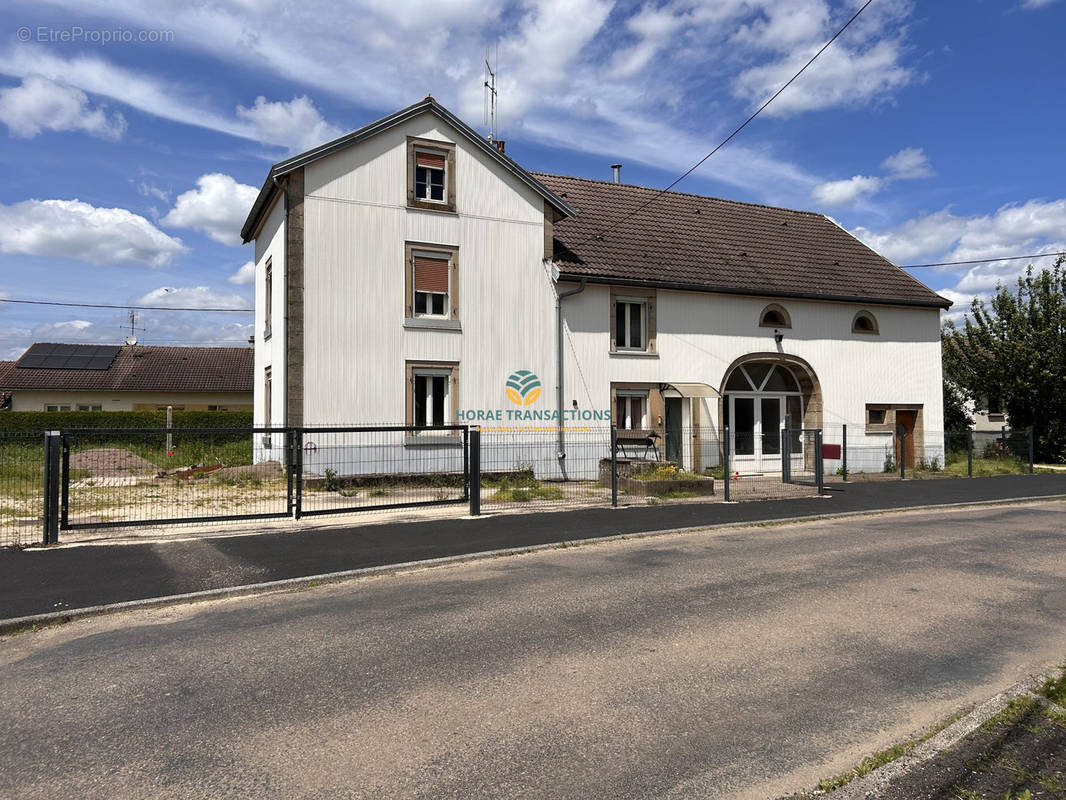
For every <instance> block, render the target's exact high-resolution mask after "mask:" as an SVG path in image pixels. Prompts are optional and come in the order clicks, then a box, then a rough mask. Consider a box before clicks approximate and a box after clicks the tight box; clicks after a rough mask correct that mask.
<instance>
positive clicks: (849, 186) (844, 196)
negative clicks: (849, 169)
mask: <svg viewBox="0 0 1066 800" xmlns="http://www.w3.org/2000/svg"><path fill="white" fill-rule="evenodd" d="M881 186H882V180H881V179H880V178H875V177H871V176H869V175H855V176H854V177H851V178H848V179H847V180H843V181H829V182H827V183H822V184H819V185H818V186H815V187H814V188H813V189H812V190H811V197H813V198H814V199H815V201H817V202H818V203H821V204H822V205H827V206H843V205H848V204H850V203H853V202H855V201H856V200H857V199H858V198H859V197H861V196H863V195H871V194H876V193H877V192H878V191H879V190H880V189H881Z"/></svg>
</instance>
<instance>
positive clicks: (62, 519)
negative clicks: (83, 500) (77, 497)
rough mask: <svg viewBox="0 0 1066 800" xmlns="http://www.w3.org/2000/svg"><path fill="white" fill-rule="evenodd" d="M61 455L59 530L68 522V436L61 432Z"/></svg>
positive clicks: (62, 529) (67, 524)
mask: <svg viewBox="0 0 1066 800" xmlns="http://www.w3.org/2000/svg"><path fill="white" fill-rule="evenodd" d="M61 441H62V450H63V457H62V462H61V464H62V465H61V468H60V471H59V480H60V486H61V487H62V488H61V490H60V496H59V530H61V531H65V530H67V528H68V527H69V524H70V437H69V436H68V435H67V434H65V433H64V434H62V437H61Z"/></svg>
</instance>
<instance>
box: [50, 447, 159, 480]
mask: <svg viewBox="0 0 1066 800" xmlns="http://www.w3.org/2000/svg"><path fill="white" fill-rule="evenodd" d="M70 467H71V469H77V470H85V471H86V472H87V473H88V476H89V477H91V478H119V477H125V476H130V475H154V474H155V473H157V472H159V467H157V466H156V465H155V464H153V463H152V462H151V461H148V460H147V459H144V458H141V457H140V456H139V455H137V454H136V453H131V452H130V451H129V450H122V449H121V448H118V447H100V448H97V449H95V450H79V451H77V452H74V453H71V454H70Z"/></svg>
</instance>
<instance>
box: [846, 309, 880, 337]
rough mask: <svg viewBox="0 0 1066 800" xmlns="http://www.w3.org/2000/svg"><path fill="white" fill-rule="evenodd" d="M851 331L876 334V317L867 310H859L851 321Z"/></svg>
mask: <svg viewBox="0 0 1066 800" xmlns="http://www.w3.org/2000/svg"><path fill="white" fill-rule="evenodd" d="M851 332H852V333H867V334H870V335H873V336H876V335H877V333H878V329H877V319H876V318H875V317H874V315H873V314H871V313H870V312H869V311H860V312H859V313H858V314H856V315H855V319H854V320H852V322H851Z"/></svg>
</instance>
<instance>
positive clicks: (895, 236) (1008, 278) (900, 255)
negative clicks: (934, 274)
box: [852, 199, 1066, 313]
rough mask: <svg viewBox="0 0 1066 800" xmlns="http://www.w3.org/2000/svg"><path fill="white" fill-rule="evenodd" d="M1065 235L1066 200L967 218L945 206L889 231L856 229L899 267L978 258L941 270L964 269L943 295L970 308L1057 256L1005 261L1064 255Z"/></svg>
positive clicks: (1016, 206)
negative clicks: (976, 300) (972, 302)
mask: <svg viewBox="0 0 1066 800" xmlns="http://www.w3.org/2000/svg"><path fill="white" fill-rule="evenodd" d="M1064 232H1066V199H1061V200H1051V201H1043V200H1030V201H1028V202H1026V203H1021V204H1013V205H1006V206H1003V207H1001V208H999V209H997V210H996V211H995V212H994V213H992V214H981V215H974V216H969V217H962V216H956V215H954V214H952V213H951V211H950V210H949V209H946V208H945V209H942V210H941V211H937V212H936V213H934V214H926V215H923V216H920V217H916V218H914V219H910V220H907V221H906V222H904V223H903V224H901V225H898V226H897V227H895V228H892V229H889V230H885V231H870V230H867V229H866V228H861V227H860V228H855V229H854V230H853V231H852V233H853V234H855V236H857V237H859V239H861V240H862V241H864V242H866V244H868V245H869V246H870V247H872V248H873V249H874V250H877V251H878V252H879V253H881V254H882V255H884V256H885V257H887V258H889V259H891V260H893V261H895V262H896V263H898V264H904V263H913V262H915V261H919V260H920V261H923V262H930V263H932V262H942V261H977V260H980V262H981V263H978V264H973V265H960V266H957V267H944V268H942V270H941V271H944V272H953V273H958V272H959V271H960V270H962V271H963V274H962V276H961V277H960V278H959V279H958V281H957V282H956V283H955V285H954V286H953V287H952V289H950V290H948V291H947V292H941V293H942V294H944V295H945V296H947V297H949V298H950V299H953V300H956V301H959V300H960V298H961V302H962V305H965V306H967V307H968V306H969V301H970V300H972V299H973V297H975V296H981V297H987V296H988V294H989V293H990V292H991V291H993V290H994V289H995V287H996V286H997V285H999V284H1001V283H1002V284H1005V285H1010V284H1012V283H1013V282H1014V280H1015V279H1016V278H1017V277H1018V276H1019V275H1020V274H1022V273H1023V272H1024V271H1025V269H1026V267H1028V266H1029V264H1032V265H1033V266H1034V267H1036V268H1037V269H1040V268H1042V267H1049V266H1051V264H1052V263H1054V261H1055V256H1054V255H1043V256H1041V257H1037V258H1032V259H1017V260H1011V261H1004V260H1002V257H1006V256H1016V255H1038V256H1039V255H1040V254H1045V253H1046V254H1052V253H1057V252H1066V238H1064ZM997 257H1000V258H998V259H997ZM957 313H961V312H957Z"/></svg>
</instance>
